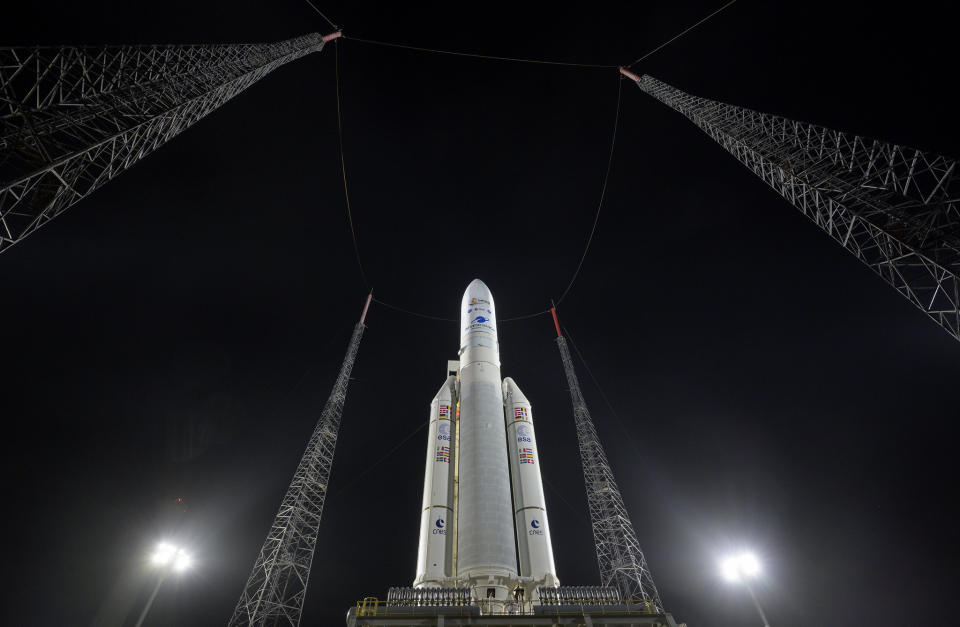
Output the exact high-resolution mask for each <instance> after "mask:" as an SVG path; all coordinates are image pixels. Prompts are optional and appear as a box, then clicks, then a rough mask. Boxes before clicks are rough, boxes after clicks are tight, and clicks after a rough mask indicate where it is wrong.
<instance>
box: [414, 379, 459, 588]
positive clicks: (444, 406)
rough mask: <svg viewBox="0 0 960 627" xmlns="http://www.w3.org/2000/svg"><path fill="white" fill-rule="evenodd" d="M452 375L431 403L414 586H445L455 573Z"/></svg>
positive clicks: (453, 382)
mask: <svg viewBox="0 0 960 627" xmlns="http://www.w3.org/2000/svg"><path fill="white" fill-rule="evenodd" d="M456 381H457V378H456V377H455V376H453V375H451V376H449V377H447V380H446V382H444V384H443V386H442V387H441V388H440V391H438V392H437V395H436V396H434V397H433V401H431V403H430V427H429V435H428V437H427V462H426V470H425V472H424V477H423V510H422V511H421V512H420V547H419V550H418V551H417V577H416V579H415V580H414V582H413V585H414V586H417V587H422V586H443V585H444V584H443V580H444V579H446V578H449V577H450V575H451V574H452V572H453V564H452V562H453V520H454V518H453V517H454V511H453V461H454V460H453V449H454V446H453V440H454V429H455V423H454V421H453V417H454V414H455V411H456V407H455V405H454V402H453V399H454V398H455V397H456V392H457V391H456Z"/></svg>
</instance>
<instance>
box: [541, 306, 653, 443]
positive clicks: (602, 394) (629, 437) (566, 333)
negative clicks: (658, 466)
mask: <svg viewBox="0 0 960 627" xmlns="http://www.w3.org/2000/svg"><path fill="white" fill-rule="evenodd" d="M560 327H561V328H562V329H563V335H564V337H565V338H567V340H568V341H569V342H570V346H572V347H573V350H574V351H575V352H576V353H577V357H579V358H580V363H582V364H583V367H584V369H586V371H587V375H588V376H589V377H590V380H591V381H593V385H594V386H595V387H596V388H597V391H598V392H600V398H602V399H603V402H604V403H605V404H606V405H607V408H609V409H610V414H611V415H613V417H614V419H615V420H616V422H617V426H619V427H620V430H621V431H623V433H624V435H626V436H627V440H629V441H630V445H631V446H632V447H633V448H634V450H636V451H638V452H639V450H640V449H639V447H638V446H637V443H636V442H635V441H634V440H633V436H632V435H630V431H629V430H628V429H627V426H626V425H625V424H624V422H623V420H621V419H620V414H618V413H617V410H616V409H614V408H613V403H611V402H610V399H609V398H607V393H606V392H604V391H603V388H602V387H601V386H600V381H598V380H597V378H596V377H595V376H593V371H592V370H590V365H589V364H587V360H586V359H584V358H583V353H581V352H580V349H579V348H577V344H576V342H574V341H573V336H572V335H570V330H569V329H568V328H567V327H566V325H564V324H562V323H561V324H560Z"/></svg>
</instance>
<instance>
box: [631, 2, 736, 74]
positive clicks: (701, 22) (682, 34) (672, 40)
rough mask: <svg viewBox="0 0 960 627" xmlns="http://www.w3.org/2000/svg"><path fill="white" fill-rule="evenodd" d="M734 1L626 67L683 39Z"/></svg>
mask: <svg viewBox="0 0 960 627" xmlns="http://www.w3.org/2000/svg"><path fill="white" fill-rule="evenodd" d="M736 1H737V0H730V2H728V3H726V4H725V5H723V6H722V7H720V8H719V9H717V10H716V11H714V12H713V13H711V14H710V15H708V16H707V17H705V18H703V19H702V20H700V21H699V22H697V23H696V24H694V25H693V26H691V27H690V28H688V29H686V30H685V31H683V32H682V33H680V34H679V35H676V36H674V37H672V38H670V39H668V40H667V41H665V42H663V43H662V44H660V45H659V46H657V47H656V48H654V49H653V50H651V51H650V52H648V53H647V54H645V55H643V56H642V57H640V58H639V59H637V60H636V61H634V62H633V63H631V64H630V65H628V66H627V67H633V66H634V65H636V64H637V63H640V62H641V61H643V60H644V59H646V58H647V57H649V56H650V55H652V54H653V53H654V52H656V51H658V50H660V49H661V48H664V47H666V46H668V45H669V44H672V43H673V42H674V41H676V40H678V39H680V38H681V37H683V36H684V35H686V34H687V33H689V32H690V31H692V30H693V29H694V28H696V27H697V26H700V25H701V24H703V23H704V22H706V21H707V20H709V19H710V18H711V17H713V16H714V15H716V14H717V13H719V12H720V11H723V10H724V9H726V8H727V7H728V6H730V5H731V4H733V3H734V2H736Z"/></svg>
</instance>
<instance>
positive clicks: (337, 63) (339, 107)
mask: <svg viewBox="0 0 960 627" xmlns="http://www.w3.org/2000/svg"><path fill="white" fill-rule="evenodd" d="M344 39H346V37H344ZM349 39H353V40H354V41H362V42H366V43H375V44H379V43H383V42H373V41H370V40H363V39H358V38H354V37H350V38H349ZM384 45H390V44H384ZM398 47H409V46H398ZM334 50H335V57H336V58H335V62H334V65H335V68H336V93H337V136H338V139H339V145H340V172H341V175H342V178H343V194H344V200H345V204H346V208H347V219H348V222H349V225H350V237H351V238H352V240H353V250H354V253H355V256H356V259H357V266H358V268H359V269H360V274H361V276H362V278H363V282H364V284H365V285H366V286H367V287H368V288H369V287H370V282H369V280H368V279H367V274H366V272H365V271H364V269H363V262H362V260H361V256H360V245H359V242H358V241H357V234H356V229H355V227H354V223H353V209H352V206H351V204H350V193H349V187H348V185H347V167H346V158H345V155H344V152H345V151H344V143H343V113H342V104H341V96H340V92H341V85H340V47H339V45H338V44H334ZM419 50H424V51H428V52H443V51H434V50H429V49H419ZM449 54H461V55H462V56H478V55H471V54H468V53H449ZM479 56H483V55H479ZM490 58H495V59H500V60H514V61H524V59H509V58H506V57H490ZM526 61H530V62H532V63H540V61H533V60H529V59H528V60H526ZM542 63H552V64H553V63H554V62H547V61H543V62H542ZM555 64H561V63H559V62H556V63H555ZM604 67H608V68H609V67H616V66H604ZM617 81H618V82H617V107H616V114H615V116H614V124H613V136H612V139H611V142H610V153H609V154H608V156H607V168H606V172H605V173H604V177H603V187H602V189H601V191H600V201H599V203H598V204H597V211H596V214H595V216H594V220H593V226H592V228H591V229H590V235H589V236H588V238H587V244H586V246H585V247H584V251H583V255H581V257H580V261H579V263H578V264H577V268H576V270H575V271H574V273H573V276H572V277H571V278H570V281H569V283H568V284H567V287H566V289H564V291H563V294H561V296H560V298H559V299H558V301H557V303H558V304H559V303H560V302H562V301H563V299H564V298H565V297H566V295H567V293H568V292H569V291H570V289H571V288H572V287H573V284H574V282H575V281H576V279H577V276H578V275H579V273H580V269H581V268H582V266H583V262H584V260H585V259H586V256H587V252H588V251H589V249H590V244H591V243H592V241H593V236H594V233H595V232H596V228H597V222H598V220H599V219H600V210H601V209H602V207H603V201H604V199H605V197H606V193H607V183H608V181H609V179H610V170H611V167H612V163H613V153H614V147H615V145H616V138H617V128H618V126H619V121H620V101H621V93H622V83H621V82H620V77H619V75H618V78H617ZM373 302H375V303H377V304H379V305H383V306H385V307H388V308H390V309H394V310H396V311H400V312H403V313H406V314H408V315H411V316H416V317H420V318H425V319H428V320H437V321H441V322H458V320H457V319H456V318H448V317H445V316H436V315H432V314H426V313H422V312H417V311H412V310H410V309H406V308H404V307H399V306H397V305H394V304H392V303H388V302H386V301H384V300H382V299H379V298H374V299H373ZM549 313H550V310H549V309H546V310H541V311H536V312H532V313H529V314H524V315H520V316H513V317H510V318H501V319H499V322H513V321H517V320H527V319H530V318H535V317H537V316H542V315H546V314H549Z"/></svg>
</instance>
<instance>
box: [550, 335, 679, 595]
mask: <svg viewBox="0 0 960 627" xmlns="http://www.w3.org/2000/svg"><path fill="white" fill-rule="evenodd" d="M557 346H558V347H559V348H560V358H561V359H562V360H563V370H564V372H565V373H566V375H567V385H568V386H569V388H570V401H571V402H572V403H573V420H574V423H575V424H576V428H577V442H578V444H579V445H580V462H581V463H582V464H583V482H584V484H585V485H586V488H587V505H588V506H589V508H590V522H591V524H592V525H593V541H594V543H595V544H596V547H597V565H598V566H599V567H600V585H602V586H612V587H615V588H616V589H617V590H619V591H620V596H621V598H623V599H632V600H646V601H651V602H653V604H654V606H655V611H657V612H661V611H663V603H662V602H661V601H660V593H659V592H658V591H657V586H656V585H654V583H653V576H652V575H651V574H650V569H649V568H648V567H647V560H646V558H644V556H643V551H642V550H640V542H638V541H637V533H636V532H635V531H634V530H633V523H632V522H631V521H630V514H628V513H627V508H626V507H625V506H624V504H623V497H622V496H621V495H620V488H618V487H617V482H616V480H615V479H614V478H613V471H612V470H611V469H610V462H608V461H607V454H606V452H604V450H603V445H602V444H601V443H600V438H599V437H598V436H597V429H596V427H595V426H594V424H593V418H591V416H590V409H589V408H588V407H587V402H586V401H585V400H584V399H583V392H581V390H580V380H579V379H578V378H577V372H576V370H574V367H573V359H571V357H570V349H569V347H568V346H567V340H566V338H565V337H563V336H562V335H561V334H560V328H559V325H558V326H557Z"/></svg>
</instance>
